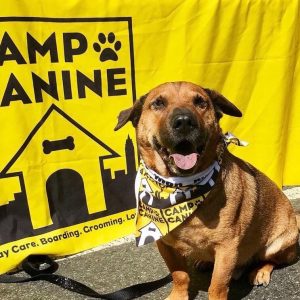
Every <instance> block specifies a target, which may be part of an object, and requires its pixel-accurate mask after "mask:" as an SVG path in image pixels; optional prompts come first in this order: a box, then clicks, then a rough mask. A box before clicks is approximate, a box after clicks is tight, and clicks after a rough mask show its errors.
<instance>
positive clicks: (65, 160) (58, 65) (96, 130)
mask: <svg viewBox="0 0 300 300" xmlns="http://www.w3.org/2000/svg"><path fill="white" fill-rule="evenodd" d="M299 9H300V8H299V1H298V0H281V1H280V0H273V1H267V0H262V1H255V0H252V1H251V0H249V1H243V0H234V1H232V0H224V1H218V0H210V1H196V0H186V1H183V0H172V1H171V0H170V1H169V0H167V1H153V0H148V1H139V0H130V1H129V0H125V1H124V0H123V1H118V0H115V1H101V0H94V1H87V0H86V1H85V0H68V1H63V2H62V1H60V0H51V1H50V0H43V1H42V0H31V1H25V0H24V1H21V0H18V1H16V0H15V1H6V2H3V3H2V4H1V11H0V17H1V29H0V40H2V39H3V36H4V34H5V32H7V33H8V35H9V36H10V37H11V39H12V40H13V42H14V44H15V45H16V47H17V48H18V50H19V52H20V53H21V56H22V58H23V59H24V61H23V62H22V59H21V58H20V57H19V64H17V63H16V60H15V59H16V57H15V56H14V59H11V60H10V59H9V57H10V56H9V55H10V54H11V53H10V50H7V52H5V53H4V54H5V55H6V58H7V59H6V60H5V61H2V65H1V64H0V76H1V85H0V120H1V126H0V137H1V141H2V143H1V147H0V169H1V170H4V171H5V172H3V171H2V178H1V180H0V181H1V182H0V186H1V187H2V186H5V187H4V188H3V189H2V188H1V191H0V196H1V197H0V198H1V199H0V205H1V206H3V205H7V203H13V202H15V201H14V196H13V195H14V193H19V192H20V188H21V186H20V182H21V181H20V180H21V179H22V178H23V183H24V185H25V186H26V191H27V197H28V198H30V199H32V200H31V201H30V203H29V208H30V215H31V218H32V223H33V227H34V229H39V228H43V226H48V225H51V222H52V221H51V218H50V215H49V209H48V207H47V202H45V200H44V199H45V197H46V196H45V195H46V191H45V188H43V184H44V183H45V181H46V179H47V178H49V177H50V175H51V174H53V172H55V170H57V169H59V168H62V167H63V168H67V169H73V170H75V171H76V172H77V173H80V174H85V175H84V178H86V180H87V181H88V182H89V184H88V185H87V186H86V196H87V209H88V213H89V214H92V213H96V212H101V211H103V210H105V209H106V206H107V203H105V201H104V197H103V187H102V186H97V185H96V184H93V181H95V182H98V181H99V180H101V173H99V165H96V162H98V157H105V156H107V155H111V153H112V152H110V150H113V151H114V153H117V154H119V155H120V156H119V157H116V155H115V156H114V158H110V159H105V160H104V161H103V162H104V167H105V168H106V169H111V172H112V177H114V176H115V174H114V172H115V171H117V170H120V169H123V170H124V169H125V170H126V162H125V160H124V156H125V153H124V141H125V140H126V138H127V136H128V134H129V135H130V137H131V138H133V137H134V130H133V129H132V127H131V126H130V125H127V126H126V127H124V128H123V129H122V130H119V131H118V132H114V131H113V128H114V126H115V124H116V119H117V115H118V113H119V111H120V110H122V109H124V108H127V107H129V106H131V105H132V103H133V100H134V98H135V94H136V95H137V96H141V95H143V94H144V93H146V92H147V91H148V90H149V89H150V88H152V87H154V86H156V85H158V84H160V83H162V82H166V81H178V80H185V81H192V82H195V83H198V84H200V85H202V86H204V87H209V88H213V89H216V90H218V91H219V92H221V93H222V94H223V95H224V96H226V97H227V98H228V99H230V100H231V101H232V102H233V103H235V104H236V105H237V106H238V107H239V108H240V110H241V111H242V112H243V114H244V115H243V117H242V118H241V119H238V118H233V117H228V116H224V117H223V119H222V128H223V129H224V132H226V131H231V132H233V133H234V134H235V135H236V136H238V137H239V138H241V139H242V140H246V141H248V142H249V146H248V147H246V148H238V147H232V148H231V147H230V148H231V151H232V152H233V153H234V154H236V155H237V156H239V157H241V158H243V159H246V160H248V161H249V162H251V163H252V164H254V165H255V166H256V167H257V168H259V169H260V170H262V171H263V172H265V173H266V174H267V175H269V176H270V177H271V178H272V179H273V180H275V181H276V182H277V184H278V185H291V184H299V183H300V177H299V176H300V175H299V171H298V168H299V165H300V157H299V155H298V152H299V145H300V118H299V115H300V106H299V101H297V99H298V98H299V97H300V77H299V56H300V52H299V51H300V50H299V49H300V47H299V36H300V35H299V28H300V19H299ZM12 16H13V17H15V18H10V19H7V17H12ZM18 17H40V18H66V19H65V20H64V21H63V20H61V21H60V22H57V21H49V20H48V21H47V22H45V20H44V19H43V20H42V19H40V20H38V19H32V20H24V19H18ZM120 17H121V18H123V19H119V20H118V21H116V18H120ZM68 18H82V19H81V20H70V19H68ZM87 18H89V19H90V18H94V19H93V20H92V21H91V20H90V21H89V22H87V21H85V19H87ZM97 18H102V19H101V20H100V19H97ZM105 18H112V19H105ZM131 26H132V27H131ZM130 27H131V28H132V32H133V39H132V41H133V44H130V43H131V40H130V36H129V31H130ZM27 32H28V33H29V34H30V35H31V37H33V38H34V39H35V40H36V41H39V42H40V43H43V42H45V41H46V39H47V38H49V37H50V36H51V34H53V33H55V41H56V43H57V44H56V45H57V54H58V56H57V60H58V61H57V62H56V61H55V57H52V62H51V60H50V55H49V53H47V54H45V56H42V55H41V54H39V53H36V61H37V62H36V63H35V62H34V57H31V61H32V63H30V59H29V55H30V54H29V53H28V50H27V47H28V36H27ZM110 32H113V33H114V35H115V36H114V37H110V38H109V33H110ZM65 33H79V34H81V36H82V35H83V36H85V37H86V41H87V49H86V50H85V51H84V52H83V53H82V54H79V55H77V54H74V55H73V56H71V58H70V57H69V56H68V53H66V52H65V51H66V50H65V45H66V43H68V38H70V35H69V36H68V35H67V36H66V35H64V34H65ZM99 33H103V35H104V36H105V39H106V40H105V42H104V41H103V35H102V36H99V38H98V35H99ZM6 38H7V37H6ZM29 38H30V37H29ZM64 38H65V44H64V42H63V41H64ZM101 39H102V41H101ZM118 42H119V43H118ZM78 46H79V45H78V42H76V40H73V41H72V42H71V44H69V47H72V48H73V49H76V48H77V47H78ZM107 47H108V48H109V47H110V48H111V49H113V50H114V53H115V54H117V56H118V60H117V61H114V60H112V59H110V60H108V61H105V57H104V58H103V51H104V49H105V48H107ZM130 47H133V48H132V49H130ZM131 50H133V51H131ZM130 51H131V52H130ZM75 52H76V50H75ZM2 55H3V53H2ZM101 55H102V59H104V61H101V60H100V58H101ZM130 55H131V56H130ZM10 58H12V57H10ZM111 58H112V57H111ZM133 58H134V60H133ZM70 60H71V61H70ZM72 60H73V61H72ZM133 66H134V68H133ZM108 69H118V72H119V73H117V74H108V73H107V70H108ZM120 69H121V70H120ZM76 70H79V71H80V72H81V73H82V74H84V75H85V76H86V77H88V78H90V79H93V80H94V79H95V78H96V77H97V76H98V77H97V78H98V79H99V76H101V83H102V85H101V92H102V96H101V97H100V96H99V91H98V94H96V93H95V92H94V91H92V90H91V89H90V88H89V87H85V89H84V90H85V93H86V94H85V95H81V96H82V98H80V97H79V95H78V89H77V86H78V82H77V79H78V76H79V77H80V76H81V77H80V78H81V79H82V75H80V74H79V75H78V73H76ZM94 70H101V74H100V75H99V72H98V73H96V74H95V72H94ZM49 71H53V73H51V74H52V75H51V76H54V77H55V78H56V80H57V84H58V91H57V94H58V95H57V98H58V100H57V99H55V97H53V96H51V95H49V93H46V92H44V91H43V92H42V95H38V94H37V95H35V94H34V91H33V80H34V79H33V77H34V76H35V75H37V76H38V77H39V78H41V79H43V80H44V81H46V82H49V77H48V76H50V75H49V73H48V72H49ZM63 71H66V72H65V73H64V74H65V75H64V76H65V80H66V81H68V76H70V81H69V84H70V85H71V88H70V90H68V88H67V87H65V90H64V89H63V87H62V76H63V75H62V74H63ZM68 72H69V73H68ZM32 73H34V74H35V75H32ZM10 74H14V76H15V78H17V81H18V82H19V83H20V85H21V86H22V87H23V89H24V90H25V92H26V94H27V96H28V98H26V99H25V98H23V100H22V101H21V100H18V99H15V98H17V97H15V96H16V94H19V93H20V90H19V91H18V92H16V90H11V87H7V84H8V81H9V78H10V76H11V75H10ZM53 74H54V75H53ZM95 76H96V77H95ZM108 76H110V78H111V77H113V79H114V80H115V86H114V87H115V88H116V89H117V90H121V92H120V91H119V92H120V93H121V95H112V92H111V88H112V87H109V86H108V80H107V77H108ZM35 80H36V83H37V82H39V83H40V84H41V82H40V81H39V80H38V79H37V78H35ZM95 80H96V79H95ZM11 81H12V82H14V84H16V82H15V80H14V78H12V77H11ZM134 81H135V82H134ZM124 89H125V90H126V94H124ZM5 91H6V93H7V95H9V97H7V95H6V98H5V99H4V94H5ZM54 92H55V91H54ZM52 93H53V91H52ZM70 93H72V97H69V98H71V99H66V98H68V95H69V96H70ZM81 93H82V91H81ZM52 95H53V94H52ZM17 96H18V95H17ZM41 98H42V99H41ZM28 99H29V100H28ZM51 105H55V106H51ZM49 109H50V111H49ZM61 111H62V112H63V113H66V114H67V116H68V117H70V118H71V119H72V120H74V121H75V122H76V123H78V124H79V125H80V126H82V128H84V129H85V130H87V131H88V133H89V134H90V136H91V135H92V136H93V137H96V138H97V139H99V140H101V142H103V143H104V144H105V145H108V146H109V149H108V148H105V147H96V146H97V145H96V146H95V143H93V142H91V140H90V139H87V138H86V136H87V135H85V137H83V136H82V135H80V134H79V133H80V132H82V128H81V127H80V128H78V127H76V126H75V127H74V126H73V125H74V124H72V123H70V122H69V121H67V122H65V121H66V120H67V119H66V118H65V117H64V116H63V113H61ZM47 113H49V117H48V118H47V119H46V121H45V122H44V123H43V124H42V126H41V127H38V128H36V127H35V126H37V125H38V123H39V122H40V121H41V119H42V118H43V116H45V114H47ZM70 124H71V125H70ZM34 128H36V129H38V130H37V131H36V134H34V135H33V136H32V137H31V138H30V140H28V144H26V139H27V138H28V136H29V135H30V133H32V131H33V130H34ZM57 128H59V129H57ZM69 132H71V133H72V137H73V138H74V139H75V150H76V151H73V152H72V151H71V150H70V153H73V156H68V157H67V156H65V154H64V153H66V152H67V151H69V150H66V151H61V152H60V151H57V152H55V155H54V156H53V157H52V158H51V159H50V158H49V157H48V156H47V157H46V156H44V155H43V154H41V153H40V150H41V149H42V148H41V147H42V146H41V144H42V142H43V140H44V138H45V137H46V138H47V139H48V140H55V141H59V140H64V139H66V137H67V136H68V135H69ZM49 135H50V137H48V136H49ZM94 142H95V140H94ZM24 143H25V146H26V147H25V150H24V151H23V152H22V153H19V154H20V155H19V156H18V155H17V151H18V150H19V149H20V148H21V147H22V145H24ZM96 144H97V142H96ZM53 145H54V144H52V146H53ZM27 146H28V147H27ZM68 146H69V147H72V142H70V143H69V142H68ZM98 146H99V144H98ZM50 150H51V149H50ZM77 150H78V151H77ZM53 153H54V152H53ZM45 157H46V158H45ZM14 158H15V159H14ZM48 158H49V159H48ZM9 162H13V163H11V164H9ZM76 162H79V163H76ZM20 170H21V171H22V174H23V177H22V176H21V177H18V178H17V177H16V176H15V177H13V176H7V174H15V175H16V172H20ZM93 174H95V175H93ZM4 181H5V182H4ZM27 187H28V189H27ZM96 199H99V201H97V200H96ZM36 207H37V208H36ZM131 213H132V212H130V213H129V215H128V219H130V218H131V217H132V215H131ZM119 217H121V218H124V220H126V219H127V213H121V216H120V214H117V215H116V216H113V218H114V219H116V220H117V219H118V218H119ZM106 218H108V219H110V217H106ZM99 220H100V221H101V222H104V221H103V218H102V219H99ZM99 220H93V221H90V222H91V223H92V224H99V222H100V221H99ZM83 226H85V225H84V224H83V225H80V228H79V225H75V226H71V227H70V228H68V229H67V230H73V231H76V230H80V231H81V232H83V233H85V232H84V231H83V229H82V228H83ZM116 226H117V225H116V224H114V225H113V226H111V227H107V228H106V230H105V232H104V231H101V233H99V231H98V232H97V231H93V234H92V235H90V237H88V235H87V234H82V235H80V237H78V238H76V237H73V238H72V239H68V240H67V241H68V243H69V244H70V246H65V244H63V243H62V242H57V243H48V244H47V245H44V247H41V246H40V244H41V242H40V239H41V238H45V236H44V235H45V234H44V235H41V236H35V237H33V238H26V239H23V240H19V241H18V242H16V243H17V244H18V245H19V244H25V245H26V243H28V242H29V243H31V242H32V243H36V244H38V245H39V246H32V244H30V245H29V246H28V247H27V248H26V247H25V249H24V250H22V251H17V252H16V253H14V256H13V257H11V258H12V260H9V262H7V263H6V261H8V260H5V258H2V257H1V253H4V251H6V250H7V249H11V247H12V246H13V245H15V244H14V243H13V242H12V243H13V244H11V243H10V244H5V245H2V246H0V257H1V259H0V261H1V264H0V266H1V267H0V268H1V269H0V271H1V272H5V271H7V270H8V269H10V268H12V267H14V266H15V265H17V264H18V263H19V262H20V261H21V260H22V259H23V258H24V257H25V256H26V255H28V254H29V253H31V252H30V251H31V250H32V249H33V248H34V249H33V251H38V252H39V253H50V252H51V253H53V254H56V255H65V254H69V253H74V252H78V251H81V250H84V249H87V248H90V247H93V246H96V245H98V244H101V243H104V242H107V241H109V240H111V239H114V238H117V237H120V236H124V235H126V234H128V233H130V232H133V228H134V226H133V221H132V220H128V221H126V222H124V223H123V225H120V227H116ZM118 226H119V225H118ZM1 230H5V229H3V228H1ZM64 230H66V229H57V230H56V231H52V232H49V233H47V234H46V236H48V237H50V236H52V235H53V234H63V233H64ZM97 233H98V234H97ZM72 241H73V243H72ZM50 246H51V247H52V248H49V247H50Z"/></svg>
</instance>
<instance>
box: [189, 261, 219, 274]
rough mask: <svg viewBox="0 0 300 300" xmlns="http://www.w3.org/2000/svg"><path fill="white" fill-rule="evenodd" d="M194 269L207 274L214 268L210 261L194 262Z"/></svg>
mask: <svg viewBox="0 0 300 300" xmlns="http://www.w3.org/2000/svg"><path fill="white" fill-rule="evenodd" d="M194 268H195V269H196V270H197V271H199V272H207V271H211V270H212V269H213V268H214V264H213V263H212V262H210V261H202V260H196V261H195V262H194Z"/></svg>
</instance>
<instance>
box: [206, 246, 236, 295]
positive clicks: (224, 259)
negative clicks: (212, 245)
mask: <svg viewBox="0 0 300 300" xmlns="http://www.w3.org/2000/svg"><path fill="white" fill-rule="evenodd" d="M236 262H237V248H236V247H234V246H232V245H231V247H228V245H227V246H226V247H222V248H218V249H216V253H215V264H214V270H213V274H212V278H211V283H210V286H209V289H208V299H209V300H227V297H228V291H229V284H230V280H231V278H232V274H233V272H234V269H235V267H236Z"/></svg>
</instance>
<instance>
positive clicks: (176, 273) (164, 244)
mask: <svg viewBox="0 0 300 300" xmlns="http://www.w3.org/2000/svg"><path fill="white" fill-rule="evenodd" d="M222 113H224V114H227V115H231V116H235V117H241V116H242V113H241V112H240V111H239V109H238V108H237V107H236V106H234V105H233V104H232V103H231V102H229V101H228V100H227V99H225V98H224V97H223V96H222V95H220V94H219V93H217V92H215V91H212V90H209V89H204V88H201V87H199V86H197V85H195V84H192V83H188V82H175V83H165V84H162V85H160V86H158V87H156V88H155V89H153V90H151V91H150V92H149V93H148V94H147V95H145V96H144V97H142V98H141V99H140V100H139V101H137V102H136V103H135V105H134V106H133V107H132V108H129V109H127V110H124V111H122V112H121V113H120V115H119V122H118V124H117V126H116V128H115V130H117V129H119V128H120V127H122V126H123V125H125V124H126V122H128V121H131V122H132V124H133V126H135V127H136V129H137V141H138V147H139V153H140V155H141V157H142V159H143V160H144V163H145V165H146V166H147V167H148V168H150V169H152V170H154V171H155V172H156V173H158V174H160V175H162V176H164V177H170V176H172V177H174V176H177V177H178V176H179V177H183V176H190V175H192V174H196V173H198V172H201V171H203V170H205V169H206V168H208V167H209V166H210V165H211V164H212V162H213V161H214V160H218V161H219V162H220V165H221V169H220V172H219V174H218V178H217V181H216V184H215V186H214V187H213V188H212V190H211V191H210V193H209V194H208V197H207V198H206V199H205V201H204V202H203V203H202V204H201V205H200V206H199V207H198V208H197V210H196V211H195V212H194V213H193V214H192V215H191V216H190V217H189V218H188V219H187V220H185V221H184V222H183V223H182V224H181V225H179V226H178V227H177V228H175V229H174V230H173V231H171V232H170V233H169V234H167V235H166V236H164V237H163V238H161V239H160V240H159V241H158V242H157V245H158V249H159V251H160V253H161V255H162V257H163V258H164V260H165V262H166V264H167V266H168V268H169V270H170V272H171V273H172V276H173V289H172V292H171V294H170V295H169V297H168V298H167V299H172V300H175V299H176V300H184V299H188V286H189V275H188V273H187V267H186V262H185V260H186V257H191V258H193V259H195V260H196V261H197V262H203V263H206V262H210V263H214V268H213V274H212V279H211V284H210V287H209V290H208V293H209V299H210V300H213V299H214V300H221V299H227V295H228V287H229V283H230V280H231V278H232V275H233V272H234V271H235V269H237V268H240V267H243V266H245V265H248V264H249V263H251V262H252V261H260V262H261V264H260V267H259V268H256V269H255V270H253V271H252V273H251V274H250V280H251V281H252V283H253V284H255V285H261V284H263V285H267V284H268V283H269V281H270V275H271V272H272V270H273V268H274V266H276V265H281V264H289V263H292V262H293V261H294V260H296V258H297V253H296V252H297V251H296V249H297V243H298V228H297V222H296V216H295V213H294V211H293V209H292V207H291V205H290V203H289V201H288V199H287V198H286V196H285V195H284V194H283V193H282V192H281V190H280V189H279V188H278V187H277V186H276V185H275V183H274V182H272V181H271V180H270V179H269V178H267V177H266V176H265V175H264V174H263V173H261V172H260V171H258V170H257V169H256V168H254V167H253V166H252V165H250V164H249V163H247V162H245V161H243V160H241V159H239V158H237V157H235V156H234V155H232V154H231V153H229V152H228V150H227V148H226V147H225V146H224V142H223V135H222V132H221V129H220V126H219V119H220V118H221V116H222ZM180 157H183V161H181V160H180ZM186 157H189V159H186Z"/></svg>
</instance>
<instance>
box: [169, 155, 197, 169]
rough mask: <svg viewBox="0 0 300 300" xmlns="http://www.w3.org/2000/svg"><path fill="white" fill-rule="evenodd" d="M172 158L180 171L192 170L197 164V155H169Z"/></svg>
mask: <svg viewBox="0 0 300 300" xmlns="http://www.w3.org/2000/svg"><path fill="white" fill-rule="evenodd" d="M170 156H171V157H173V159H174V162H175V164H176V166H177V167H178V168H180V169H182V170H189V169H191V168H193V167H194V166H195V164H196V162H197V158H198V154H197V153H191V154H189V155H181V154H177V153H175V154H171V155H170Z"/></svg>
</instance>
